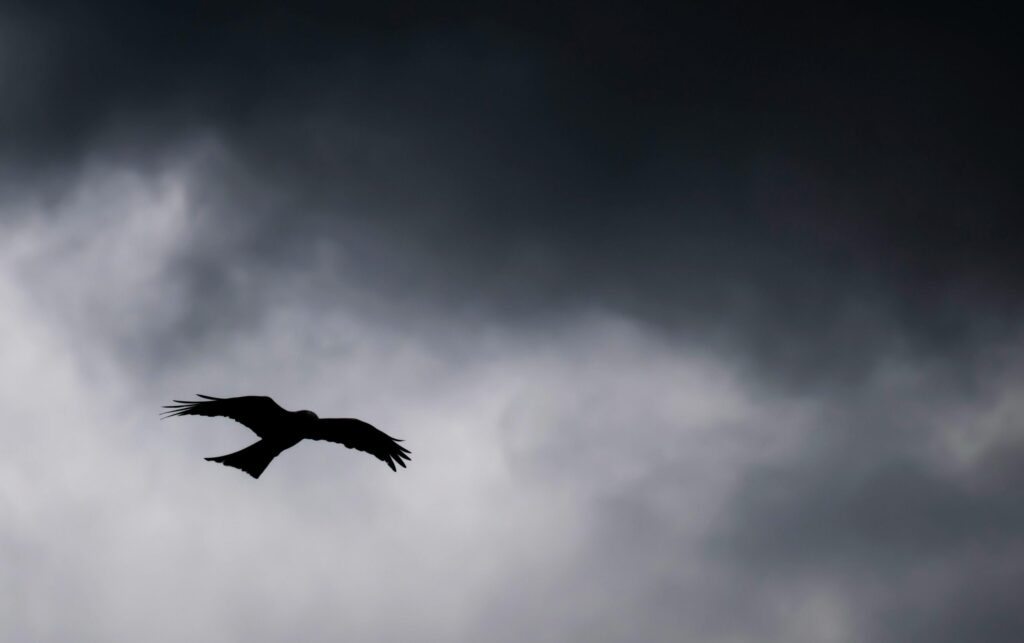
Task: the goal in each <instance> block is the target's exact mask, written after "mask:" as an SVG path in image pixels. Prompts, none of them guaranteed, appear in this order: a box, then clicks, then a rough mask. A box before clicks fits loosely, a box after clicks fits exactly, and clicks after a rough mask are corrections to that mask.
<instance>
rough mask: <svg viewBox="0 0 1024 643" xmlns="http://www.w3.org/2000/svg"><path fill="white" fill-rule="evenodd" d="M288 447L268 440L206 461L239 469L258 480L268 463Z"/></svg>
mask: <svg viewBox="0 0 1024 643" xmlns="http://www.w3.org/2000/svg"><path fill="white" fill-rule="evenodd" d="M290 446H292V445H291V444H287V443H286V444H280V443H276V442H270V441H268V440H260V441H259V442H255V443H253V444H250V445H249V446H247V447H245V448H244V449H242V450H241V451H235V452H234V453H229V454H227V455H219V456H216V457H213V458H206V459H207V460H209V461H211V462H220V463H221V464H224V465H227V466H229V467H234V468H236V469H241V470H242V471H245V472H246V473H248V474H249V475H251V476H252V477H253V478H259V477H260V474H261V473H263V470H264V469H266V468H267V465H268V464H270V461H271V460H273V459H274V458H276V457H277V456H278V454H280V453H281V452H282V451H284V450H285V449H287V448H288V447H290Z"/></svg>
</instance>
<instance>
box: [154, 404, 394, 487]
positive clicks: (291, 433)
mask: <svg viewBox="0 0 1024 643" xmlns="http://www.w3.org/2000/svg"><path fill="white" fill-rule="evenodd" d="M197 397H200V398H202V399H201V400H174V404H166V405H164V406H163V407H162V408H164V409H167V410H166V411H162V412H161V418H162V419H166V418H169V417H178V416H181V415H202V416H206V417H226V418H230V419H232V420H234V421H235V422H239V423H240V424H243V425H244V426H246V427H248V428H249V429H250V430H251V431H252V432H253V433H255V434H256V435H257V436H258V437H259V438H260V440H258V441H256V442H254V443H253V444H250V445H249V446H247V447H245V448H244V449H242V450H240V451H236V452H234V453H229V454H227V455H220V456H215V457H212V458H206V460H209V461H211V462H219V463H220V464H223V465H226V466H229V467H234V468H236V469H241V470H242V471H244V472H246V473H248V474H249V475H250V476H252V477H253V478H259V477H260V475H261V474H262V473H263V471H264V470H265V469H266V468H267V465H269V464H270V462H271V461H272V460H273V459H274V458H276V457H277V456H278V455H280V454H281V452H282V451H284V450H285V449H290V448H292V447H293V446H295V445H296V444H298V443H299V442H301V441H303V440H327V441H329V442H337V443H340V444H344V445H345V446H347V447H348V448H350V449H357V450H359V451H365V452H366V453H369V454H370V455H372V456H375V457H377V459H379V460H381V461H383V462H384V463H386V464H387V465H388V466H389V467H391V470H392V471H398V469H396V468H395V463H398V464H399V465H400V466H401V467H403V468H405V461H406V460H410V459H411V454H410V452H409V450H408V449H406V448H405V447H403V446H401V445H400V444H398V443H399V442H402V440H398V439H396V438H393V437H391V436H390V435H388V434H387V433H384V432H383V431H381V430H380V429H378V428H377V427H375V426H373V425H371V424H368V423H366V422H363V421H362V420H357V419H355V418H320V417H318V416H317V414H316V413H314V412H312V411H307V410H302V411H287V410H285V409H283V408H281V407H280V406H279V405H278V404H277V402H275V401H274V400H273V399H271V398H269V397H267V396H265V395H246V396H242V397H226V398H221V397H211V396H209V395H202V394H197Z"/></svg>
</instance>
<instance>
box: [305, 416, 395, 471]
mask: <svg viewBox="0 0 1024 643" xmlns="http://www.w3.org/2000/svg"><path fill="white" fill-rule="evenodd" d="M302 437H304V438H307V439H309V440H328V441H330V442H337V443H339V444H344V445H345V446H347V447H348V448H350V449H358V450H359V451H365V452H366V453H369V454H370V455H373V456H376V457H377V458H378V459H380V460H382V461H384V462H385V463H386V464H387V465H388V466H389V467H391V470H392V471H397V470H398V469H396V468H395V463H396V462H397V463H398V464H399V465H401V466H402V467H405V460H410V459H411V456H410V454H409V450H408V449H406V448H405V447H403V446H401V445H400V444H398V443H399V442H401V440H397V439H395V438H393V437H391V436H390V435H388V434H387V433H384V432H383V431H381V430H380V429H378V428H376V427H374V426H373V425H371V424H367V423H366V422H363V421H362V420H355V419H352V418H325V419H322V420H319V421H317V422H316V423H314V424H313V425H312V426H309V427H308V428H304V430H303V433H302Z"/></svg>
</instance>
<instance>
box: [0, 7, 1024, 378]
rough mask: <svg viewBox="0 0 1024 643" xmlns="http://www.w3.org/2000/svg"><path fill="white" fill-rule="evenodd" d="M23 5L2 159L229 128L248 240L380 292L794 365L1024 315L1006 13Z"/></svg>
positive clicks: (949, 337) (165, 140) (68, 154)
mask: <svg viewBox="0 0 1024 643" xmlns="http://www.w3.org/2000/svg"><path fill="white" fill-rule="evenodd" d="M7 13H8V14H9V15H10V16H11V17H10V18H9V19H8V20H7V23H8V24H9V25H13V26H10V27H8V30H13V31H14V32H15V33H17V34H20V35H21V37H20V38H16V39H15V43H16V45H15V46H16V47H17V52H18V53H19V54H22V55H21V58H20V62H19V63H18V64H17V65H9V66H10V67H11V68H12V69H11V70H10V71H8V72H7V74H8V75H9V77H10V78H11V80H10V81H9V82H8V86H9V87H12V88H14V89H16V95H17V98H18V100H15V101H12V102H10V103H7V104H5V107H4V118H3V123H4V125H3V133H4V135H3V140H4V141H5V144H4V149H3V152H2V154H3V159H4V162H5V167H6V168H7V172H8V173H10V174H11V175H13V176H20V175H21V174H20V173H19V172H18V171H17V170H18V169H19V168H22V169H23V168H24V167H25V166H30V167H41V168H55V167H57V168H59V167H66V165H67V163H68V162H69V159H72V160H73V159H76V158H81V157H83V156H85V155H89V154H92V155H95V154H96V153H97V146H101V147H100V148H99V149H103V150H105V151H104V152H103V153H106V154H110V155H111V156H112V157H114V158H117V155H118V154H120V155H122V156H121V158H126V157H127V158H131V159H133V162H138V159H139V158H140V157H150V161H152V158H151V157H153V156H154V154H156V153H155V152H154V150H158V149H161V148H162V147H163V148H168V147H173V145H174V144H175V143H178V142H180V141H182V140H189V139H190V138H192V137H200V136H210V137H213V138H215V139H217V140H221V141H223V142H224V143H225V145H226V159H225V163H228V164H229V165H230V166H231V167H232V168H234V169H233V170H232V169H230V168H228V167H222V168H220V171H217V172H211V174H210V176H209V178H210V182H211V184H212V185H211V189H213V190H215V191H217V192H219V193H220V194H221V195H222V198H223V203H222V204H221V205H222V209H224V207H223V206H226V205H228V204H230V205H231V207H232V209H234V210H235V211H236V213H237V215H238V216H240V217H243V218H244V220H245V224H244V225H245V226H249V227H250V229H251V228H255V229H256V230H257V232H253V233H252V234H251V235H249V237H248V238H247V239H246V240H245V241H243V242H239V243H238V245H239V246H240V247H238V248H235V250H238V251H249V252H251V253H254V254H257V255H259V256H267V255H268V254H270V255H274V254H276V255H277V256H278V258H284V257H288V258H293V257H294V256H295V255H296V254H299V255H301V254H303V253H304V248H305V247H307V246H308V244H310V243H311V242H312V241H313V240H314V239H319V238H325V237H326V238H327V239H330V240H331V241H332V242H333V243H336V244H338V245H339V246H342V247H346V248H347V250H348V251H349V252H350V256H351V263H350V265H349V269H350V270H352V271H354V272H355V273H356V274H362V275H363V276H364V277H365V278H366V279H369V280H373V281H375V282H377V285H378V287H380V288H384V289H387V290H388V292H393V293H400V294H402V295H403V296H405V295H407V294H408V293H409V292H420V293H425V301H427V302H435V303H437V302H442V303H443V304H444V305H447V306H455V307H456V308H459V309H467V310H469V311H470V312H472V311H477V310H481V309H482V310H483V311H492V312H493V311H497V312H501V313H505V314H508V313H517V314H528V315H534V316H535V315H537V314H538V313H537V311H538V310H543V309H546V308H554V309H556V310H557V309H560V308H562V307H564V306H565V305H568V306H587V305H598V306H602V307H608V308H612V309H618V310H622V311H625V312H627V313H628V314H632V315H638V316H641V317H643V318H646V319H649V320H652V321H654V322H656V323H657V324H660V325H662V326H663V327H665V328H666V329H668V330H670V331H679V330H683V331H686V332H699V333H700V335H701V336H704V337H707V338H714V337H716V336H718V335H724V336H725V337H726V339H727V345H731V344H733V343H736V342H739V343H740V344H741V350H742V351H743V352H745V353H751V352H753V353H754V354H763V357H764V358H765V359H767V360H768V361H769V362H770V363H772V364H773V365H778V366H782V367H783V368H784V369H785V370H787V371H788V370H791V369H792V370H794V371H796V372H802V371H813V372H820V371H822V370H831V369H838V370H839V371H840V373H841V372H842V370H843V368H845V366H844V365H848V366H849V367H850V368H853V369H854V372H859V371H861V370H862V369H863V368H864V366H865V365H864V364H862V362H863V361H864V360H868V359H869V358H868V357H866V356H869V355H871V354H872V353H873V351H875V350H893V349H895V348H897V346H896V345H895V344H896V343H895V342H894V341H893V340H892V339H891V338H888V339H887V337H889V335H891V334H892V333H893V332H895V331H902V332H903V339H902V341H903V342H904V345H905V344H910V348H913V349H917V348H921V346H918V344H919V343H920V344H922V345H923V348H924V349H925V350H934V349H936V348H937V347H948V346H950V345H954V344H956V343H957V342H961V341H963V340H964V339H965V338H966V339H969V336H970V335H971V333H972V332H973V330H974V327H973V325H972V324H973V321H974V320H973V319H972V317H973V316H974V315H975V314H976V313H977V311H979V310H984V311H986V312H989V311H997V312H1005V311H1012V310H1015V306H1016V304H1015V302H1016V300H1017V297H1016V295H1017V294H1018V292H1019V287H1020V265H1019V260H1018V259H1017V253H1016V252H1015V250H1014V245H1013V243H1012V239H1013V234H1012V233H1013V225H1012V218H1013V217H1012V214H1013V212H1014V210H1015V207H1016V204H1017V203H1018V201H1019V186H1018V182H1017V181H1016V180H1015V177H1016V176H1018V175H1019V172H1018V170H1019V169H1020V168H1019V163H1018V162H1017V161H1015V160H1014V159H1016V158H1018V155H1017V154H1016V153H1015V150H1016V149H1018V148H1019V147H1020V143H1021V141H1020V140H1019V137H1020V135H1019V128H1016V127H1014V126H1013V125H1014V120H1015V118H1016V116H1015V115H1016V113H1017V109H1016V107H1017V106H1016V105H1015V104H1014V103H1013V102H1012V101H1007V100H1005V99H1004V95H1005V89H1006V88H1007V87H1008V86H1009V84H1010V83H1011V81H1012V78H1013V75H1014V74H1013V70H1014V67H1013V64H1012V60H1010V59H1009V48H1008V45H1009V34H1008V33H1007V32H1005V31H1004V30H1003V29H1002V28H1000V27H999V24H998V21H997V20H993V19H992V17H986V16H960V15H957V16H952V15H944V14H934V15H931V16H928V17H920V16H917V15H903V14H900V13H898V12H888V13H885V12H882V13H877V14H874V13H871V12H868V11H862V10H859V9H854V8H838V9H834V10H830V11H827V12H826V11H823V10H822V11H818V12H814V11H811V12H795V11H794V12H792V13H781V14H776V13H773V12H768V11H753V12H744V11H738V10H737V8H736V7H724V8H717V9H699V8H697V9H685V10H667V9H664V8H654V7H646V8H645V7H638V8H635V9H631V10H629V11H626V10H623V9H621V8H620V9H615V8H608V7H606V8H601V9H598V8H593V7H589V6H587V7H583V6H579V7H575V6H572V5H564V6H563V5H559V6H553V7H546V8H545V10H544V11H536V12H532V11H527V10H524V11H496V10H493V8H491V9H488V8H486V7H482V6H477V5H473V6H472V8H470V7H464V8H463V9H462V10H458V9H454V10H453V9H448V10H445V11H441V10H430V9H426V8H423V7H420V6H418V5H409V4H405V3H390V4H388V3H385V4H381V5H374V8H373V9H369V8H365V9H351V8H346V9H341V8H338V7H329V6H327V5H320V4H314V5H308V6H301V5H295V6H293V5H289V8H282V7H276V6H272V5H261V4H259V5H255V6H248V5H247V6H246V7H245V8H244V10H243V9H238V8H234V7H230V6H225V5H218V6H211V5H208V4H205V3H199V4H186V5H180V4H173V5H147V6H146V7H145V8H143V7H137V6H133V5H124V6H122V5H120V4H106V5H92V6H90V7H89V8H88V9H86V8H82V7H78V6H72V5H68V6H66V7H60V5H57V8H51V9H49V10H46V11H43V10H36V9H28V8H15V9H10V10H8V12H7ZM257 187H258V188H259V189H255V188H257ZM266 239H272V240H273V243H270V244H267V243H264V242H262V241H260V240H266ZM249 244H253V245H252V246H250V245H249ZM253 246H255V247H253ZM268 246H269V247H268ZM215 281H216V280H207V281H205V282H204V283H207V284H210V283H214V282H215ZM968 311H969V312H968ZM993 323H997V322H993Z"/></svg>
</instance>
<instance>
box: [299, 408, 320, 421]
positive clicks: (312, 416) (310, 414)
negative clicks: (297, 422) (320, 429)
mask: <svg viewBox="0 0 1024 643" xmlns="http://www.w3.org/2000/svg"><path fill="white" fill-rule="evenodd" d="M299 415H301V416H302V417H304V418H305V419H307V420H319V419H320V418H319V417H317V415H316V413H314V412H312V411H306V410H302V411H299Z"/></svg>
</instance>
